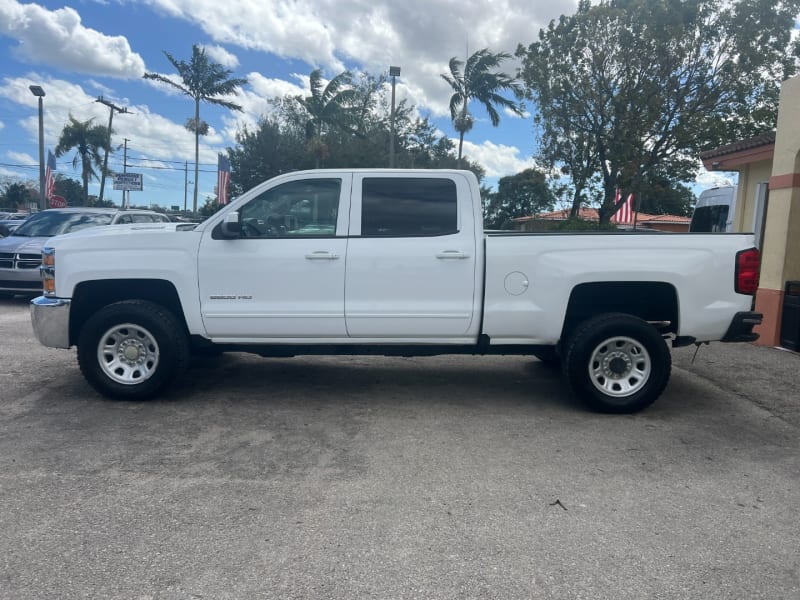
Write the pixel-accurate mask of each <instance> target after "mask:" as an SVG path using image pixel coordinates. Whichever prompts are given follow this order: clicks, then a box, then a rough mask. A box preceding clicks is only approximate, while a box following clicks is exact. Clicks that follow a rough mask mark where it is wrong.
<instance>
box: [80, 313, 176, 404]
mask: <svg viewBox="0 0 800 600" xmlns="http://www.w3.org/2000/svg"><path fill="white" fill-rule="evenodd" d="M188 362H189V341H188V336H187V335H186V332H185V330H184V327H183V326H182V324H181V323H180V322H179V321H178V320H177V318H176V317H175V316H174V315H173V314H172V313H171V312H169V311H167V310H166V309H164V308H163V307H161V306H159V305H158V304H155V303H153V302H147V301H145V300H126V301H123V302H116V303H114V304H109V305H108V306H105V307H103V308H102V309H100V310H99V311H98V312H97V313H95V314H94V315H93V316H92V317H91V318H90V319H89V320H88V321H86V323H85V324H84V326H83V328H82V330H81V333H80V336H79V338H78V364H79V366H80V369H81V372H82V373H83V376H84V377H85V378H86V380H87V381H88V382H89V383H90V384H91V385H92V387H93V388H94V389H96V390H97V391H98V392H100V393H101V394H103V395H104V396H107V397H109V398H115V399H122V400H148V399H150V398H152V397H154V396H156V395H158V394H159V393H161V392H162V391H164V390H165V389H166V388H167V387H168V386H169V385H170V384H171V383H172V382H173V381H174V380H175V379H176V378H177V376H178V375H180V374H181V373H182V372H183V370H184V369H185V368H186V366H187V365H188Z"/></svg>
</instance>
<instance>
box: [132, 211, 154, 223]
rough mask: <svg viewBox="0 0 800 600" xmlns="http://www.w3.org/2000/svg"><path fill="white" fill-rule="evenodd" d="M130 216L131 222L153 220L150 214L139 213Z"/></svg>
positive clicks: (148, 221) (150, 221) (149, 221)
mask: <svg viewBox="0 0 800 600" xmlns="http://www.w3.org/2000/svg"><path fill="white" fill-rule="evenodd" d="M131 217H132V218H133V222H134V223H152V222H153V217H152V215H146V214H143V213H141V214H135V215H131Z"/></svg>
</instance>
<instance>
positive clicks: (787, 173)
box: [756, 76, 800, 345]
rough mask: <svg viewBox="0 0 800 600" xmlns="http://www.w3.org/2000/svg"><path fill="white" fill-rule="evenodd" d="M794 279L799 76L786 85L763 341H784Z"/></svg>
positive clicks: (798, 228)
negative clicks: (786, 297) (786, 298)
mask: <svg viewBox="0 0 800 600" xmlns="http://www.w3.org/2000/svg"><path fill="white" fill-rule="evenodd" d="M789 280H800V76H798V77H793V78H792V79H789V80H787V81H785V82H783V85H782V87H781V99H780V107H779V109H778V128H777V131H776V134H775V154H774V159H773V163H772V176H771V177H770V185H769V208H768V209H767V219H766V227H765V231H764V246H763V248H762V260H761V279H760V284H759V289H758V293H757V294H756V310H758V311H760V312H762V313H763V314H764V323H763V324H762V325H761V326H760V327H758V328H757V329H756V331H758V333H759V334H761V339H760V340H759V343H762V344H768V345H777V344H779V343H780V323H781V317H782V308H783V289H784V286H785V285H786V281H789Z"/></svg>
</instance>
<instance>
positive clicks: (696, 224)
mask: <svg viewBox="0 0 800 600" xmlns="http://www.w3.org/2000/svg"><path fill="white" fill-rule="evenodd" d="M727 223H728V206H727V205H725V204H716V205H714V206H701V207H700V208H697V209H695V211H694V215H692V223H691V225H690V226H689V231H692V232H698V233H713V232H718V231H723V232H724V231H725V229H726V227H727Z"/></svg>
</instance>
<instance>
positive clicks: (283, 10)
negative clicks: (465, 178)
mask: <svg viewBox="0 0 800 600" xmlns="http://www.w3.org/2000/svg"><path fill="white" fill-rule="evenodd" d="M575 6H576V2H575V1H573V0H492V1H489V0H459V1H458V2H456V1H455V0H405V1H404V2H393V1H387V0H225V1H222V2H221V1H220V0H73V2H72V3H71V4H70V5H64V4H63V3H62V2H59V1H53V2H50V1H46V2H40V3H25V2H20V1H18V0H0V64H1V65H2V67H0V79H1V80H2V81H1V82H0V176H18V177H22V178H24V179H32V180H37V179H38V116H37V115H38V113H37V103H36V102H37V101H36V98H35V97H34V96H33V95H32V94H31V92H30V91H29V89H28V86H29V85H31V84H37V85H41V86H42V87H43V88H44V90H45V93H46V96H45V98H44V115H45V116H44V137H45V147H46V148H51V149H52V148H54V147H55V144H56V143H57V141H58V136H59V134H60V132H61V130H62V129H63V127H64V124H65V123H66V122H67V121H68V115H69V114H72V115H73V116H74V117H75V118H77V119H79V120H86V119H89V118H91V117H95V118H96V119H97V122H98V123H101V124H107V123H108V116H109V109H108V108H107V107H106V106H103V105H102V104H99V103H98V102H96V100H97V98H98V97H99V96H103V97H104V98H105V99H107V100H109V101H111V102H113V103H114V104H116V105H117V106H120V107H124V108H127V109H128V111H129V114H122V115H120V114H116V115H115V116H114V130H115V136H114V140H113V142H114V144H115V145H116V144H122V142H123V139H127V140H128V163H129V165H130V166H129V167H128V170H129V171H134V172H141V173H142V174H143V176H144V188H145V190H144V191H143V192H133V193H132V194H133V196H132V202H133V203H134V204H148V203H153V204H160V205H162V206H170V205H180V206H183V203H184V191H185V189H186V187H187V186H186V185H185V181H186V177H185V173H184V164H185V161H191V160H193V156H194V138H193V136H192V134H190V133H189V132H188V131H186V130H185V129H184V127H183V124H184V122H185V121H186V119H187V118H188V117H189V116H192V112H193V105H192V102H191V100H190V99H188V98H187V97H185V96H180V95H177V94H175V93H173V92H170V91H169V90H168V89H166V88H165V86H163V84H158V83H157V82H152V81H146V80H144V79H143V78H142V74H143V73H144V72H145V71H149V72H160V73H165V74H170V73H172V72H173V69H172V66H171V65H170V63H169V62H168V61H167V59H166V57H165V56H164V54H163V51H165V50H166V51H168V52H170V53H171V54H172V55H173V56H175V57H176V58H178V59H187V60H188V58H189V57H190V56H191V47H192V44H200V45H202V46H204V47H205V48H206V51H207V52H208V54H209V55H210V56H211V57H212V58H213V59H214V60H215V61H216V62H219V63H221V64H224V65H225V66H227V67H228V68H230V69H232V70H233V73H234V76H237V77H247V78H248V80H249V83H248V84H247V86H245V88H244V89H243V90H242V91H241V93H240V95H239V96H238V98H236V99H235V101H236V102H238V103H239V104H241V105H242V106H243V107H244V109H245V112H244V113H243V114H240V113H231V112H230V111H226V110H222V109H219V108H217V107H213V106H209V105H203V106H202V107H201V117H202V118H203V119H204V120H206V121H208V123H209V124H210V125H211V131H210V132H209V135H208V136H206V137H204V138H201V140H202V145H201V149H200V168H201V173H200V178H199V184H200V185H199V192H200V198H201V199H202V198H204V197H205V196H206V195H213V191H214V185H215V182H216V156H217V153H218V152H220V151H223V150H224V149H225V148H226V147H228V146H232V145H234V143H235V142H234V135H235V133H236V131H237V128H239V127H240V126H241V125H242V124H248V123H249V124H252V123H255V122H256V121H257V120H258V118H259V116H260V115H261V114H263V113H264V111H265V110H266V109H267V99H268V98H270V97H273V96H281V95H285V94H293V95H294V94H303V93H305V92H306V86H307V80H308V74H309V73H310V72H311V71H312V70H313V69H314V68H317V67H320V68H322V69H323V70H324V71H325V73H326V74H327V75H329V76H330V75H335V74H336V73H339V72H341V71H342V70H344V69H346V68H347V69H353V70H361V69H363V70H367V71H369V72H371V73H380V72H386V71H387V70H388V67H389V65H399V66H400V67H401V68H402V76H401V77H400V79H399V80H398V96H399V98H407V99H408V100H409V101H410V102H411V103H413V104H415V105H416V106H417V107H418V109H419V110H420V112H421V113H422V114H424V115H428V116H430V117H431V118H432V119H433V122H434V123H435V125H436V126H437V127H439V128H440V129H441V131H443V132H444V133H446V134H447V135H449V136H451V137H455V132H454V131H453V129H452V126H451V124H450V120H449V118H448V116H447V101H448V98H449V91H448V89H449V88H448V86H447V84H446V83H445V82H444V81H442V80H441V78H440V77H439V75H440V74H441V73H444V72H446V71H447V63H448V60H449V58H450V57H452V56H460V57H463V56H464V54H465V53H466V51H467V48H469V49H470V50H471V51H474V50H476V49H478V48H483V47H489V48H491V49H492V50H493V51H501V50H502V51H506V52H509V53H513V51H514V49H515V48H516V46H517V44H518V43H520V42H522V43H524V44H528V43H530V42H531V41H533V40H535V39H536V36H537V34H538V31H539V29H540V28H541V27H543V26H545V25H546V24H547V23H548V22H549V21H550V20H551V19H554V18H557V17H558V16H559V15H560V14H562V13H564V14H571V13H572V12H574V10H575ZM515 67H516V65H515V64H514V63H511V62H509V63H507V64H506V65H505V70H506V71H508V72H512V73H513V72H514V70H515ZM474 112H475V116H476V117H477V118H478V123H477V124H476V127H475V129H474V130H473V131H472V132H471V133H470V134H469V136H468V138H467V141H466V142H465V152H466V154H467V155H468V156H470V158H472V159H474V160H477V161H478V162H479V163H480V164H482V165H483V166H484V167H485V168H486V171H487V175H488V176H489V177H490V183H491V182H492V181H495V180H496V178H498V177H501V176H503V175H509V174H513V173H516V172H518V171H520V170H521V169H523V168H525V167H527V166H530V165H531V164H532V160H531V158H530V157H531V154H532V153H533V151H534V150H535V148H534V138H533V134H532V121H531V118H530V116H527V117H525V118H520V117H514V116H511V115H507V116H505V117H504V118H503V120H502V121H501V124H500V127H498V128H492V127H491V125H490V124H489V123H488V122H487V119H486V115H485V114H484V113H482V112H481V110H480V109H479V108H478V107H475V111H474ZM110 166H111V167H112V168H113V169H115V170H117V171H121V170H122V152H121V151H120V152H118V153H116V154H115V155H114V156H112V158H111V159H110ZM57 168H58V171H59V172H60V173H62V174H65V175H67V176H69V177H73V178H75V179H78V178H79V173H78V171H75V170H73V168H72V165H71V156H64V157H62V158H61V159H59V161H58V167H57ZM189 173H190V175H189V180H191V179H192V175H191V164H190V166H189ZM191 187H192V186H191V184H189V186H188V196H189V203H191V196H192V194H191ZM98 190H99V185H97V184H96V183H95V184H94V185H93V186H92V187H91V189H90V192H91V193H97V192H98ZM120 194H121V192H112V196H111V198H112V200H114V201H116V202H119V196H120ZM201 202H202V200H201Z"/></svg>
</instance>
